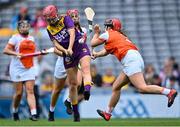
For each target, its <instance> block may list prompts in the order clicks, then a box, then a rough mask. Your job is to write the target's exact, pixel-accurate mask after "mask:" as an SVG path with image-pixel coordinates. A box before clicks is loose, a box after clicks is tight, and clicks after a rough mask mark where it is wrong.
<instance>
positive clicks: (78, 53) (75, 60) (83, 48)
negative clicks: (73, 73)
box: [63, 43, 91, 69]
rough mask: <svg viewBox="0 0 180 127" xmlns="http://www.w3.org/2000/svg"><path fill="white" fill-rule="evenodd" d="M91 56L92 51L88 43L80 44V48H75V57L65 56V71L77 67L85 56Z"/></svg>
mask: <svg viewBox="0 0 180 127" xmlns="http://www.w3.org/2000/svg"><path fill="white" fill-rule="evenodd" d="M87 55H88V56H90V55H91V54H90V50H89V48H88V46H87V44H86V43H83V44H79V45H78V47H75V48H74V50H73V55H72V56H71V57H70V56H64V57H63V58H64V67H65V69H68V68H71V67H76V66H78V64H79V60H80V59H81V58H82V57H84V56H87Z"/></svg>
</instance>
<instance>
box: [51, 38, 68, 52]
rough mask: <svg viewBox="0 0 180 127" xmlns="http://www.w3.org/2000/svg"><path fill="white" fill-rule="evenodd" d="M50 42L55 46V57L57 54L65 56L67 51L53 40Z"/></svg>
mask: <svg viewBox="0 0 180 127" xmlns="http://www.w3.org/2000/svg"><path fill="white" fill-rule="evenodd" d="M52 42H53V44H54V46H55V50H54V52H55V53H56V54H57V55H58V54H61V53H64V54H66V55H67V50H66V49H65V48H64V47H63V46H61V45H60V44H59V43H58V42H57V41H56V40H53V41H52ZM60 52H61V53H60Z"/></svg>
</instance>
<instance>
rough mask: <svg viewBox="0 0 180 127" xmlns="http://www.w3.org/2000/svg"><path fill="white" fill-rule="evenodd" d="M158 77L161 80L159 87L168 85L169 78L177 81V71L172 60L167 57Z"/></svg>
mask: <svg viewBox="0 0 180 127" xmlns="http://www.w3.org/2000/svg"><path fill="white" fill-rule="evenodd" d="M159 76H160V78H161V80H162V83H161V85H162V86H164V87H166V85H167V84H168V82H169V80H170V77H172V76H174V77H175V78H176V79H179V70H178V66H177V64H176V62H175V60H174V58H172V57H169V58H167V59H166V60H165V62H164V67H163V70H162V71H161V72H160V75H159Z"/></svg>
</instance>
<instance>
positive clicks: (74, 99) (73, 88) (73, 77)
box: [66, 67, 80, 121]
mask: <svg viewBox="0 0 180 127" xmlns="http://www.w3.org/2000/svg"><path fill="white" fill-rule="evenodd" d="M66 71H67V76H68V79H69V97H70V99H71V103H72V107H73V113H74V121H80V115H79V111H78V93H77V86H78V84H77V68H76V67H71V68H68V69H67V70H66Z"/></svg>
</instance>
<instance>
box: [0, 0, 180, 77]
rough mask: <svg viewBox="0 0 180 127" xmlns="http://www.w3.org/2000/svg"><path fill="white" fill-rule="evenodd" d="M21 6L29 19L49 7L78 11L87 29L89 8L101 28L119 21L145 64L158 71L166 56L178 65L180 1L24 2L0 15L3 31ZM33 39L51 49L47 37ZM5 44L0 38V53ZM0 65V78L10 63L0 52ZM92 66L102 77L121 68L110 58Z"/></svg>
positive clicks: (4, 40) (90, 0)
mask: <svg viewBox="0 0 180 127" xmlns="http://www.w3.org/2000/svg"><path fill="white" fill-rule="evenodd" d="M22 4H23V5H24V4H25V5H28V7H29V13H30V14H31V15H32V17H33V16H34V14H35V11H36V9H37V8H39V7H44V6H46V5H48V4H55V5H57V7H59V8H60V9H59V10H60V13H64V12H65V11H66V9H69V8H78V9H79V11H80V14H81V21H82V23H81V24H83V25H84V26H86V27H87V20H86V18H85V15H84V10H83V9H84V8H85V7H87V6H91V7H93V8H94V10H95V12H96V15H95V20H94V22H95V23H99V24H100V25H101V26H103V20H104V19H105V18H107V17H118V18H120V19H121V21H122V23H123V29H124V30H125V31H126V33H127V35H128V36H129V37H130V39H131V40H132V41H133V42H134V43H136V44H137V46H138V47H139V49H140V52H141V53H142V56H143V58H144V61H145V63H146V64H148V63H152V64H153V65H154V66H155V68H156V69H157V70H160V69H161V67H162V63H163V61H164V59H165V58H167V57H169V56H174V57H175V58H176V60H177V61H178V62H180V43H179V42H180V41H179V40H180V23H179V22H180V21H179V17H180V8H179V7H180V1H178V0H103V1H101V0H99V1H97V0H88V1H87V0H66V1H64V0H26V1H24V2H22V3H14V4H13V5H10V6H9V7H7V8H6V9H2V10H1V11H0V15H1V17H0V18H1V19H0V21H1V26H2V27H9V24H10V20H11V18H12V16H13V15H14V14H16V13H17V12H18V9H19V7H20V6H21V5H22ZM14 10H15V11H14ZM36 39H37V42H38V43H39V46H40V48H46V47H48V46H50V42H49V39H48V37H45V36H43V35H42V36H40V37H36ZM7 40H8V37H6V38H0V50H1V51H2V49H3V48H4V45H5V44H6V43H7ZM88 43H89V42H88ZM47 57H48V58H49V57H53V56H47ZM55 58H56V57H53V59H55ZM107 58H108V59H107ZM0 61H1V67H0V74H3V73H4V71H5V67H6V66H7V64H8V63H9V57H6V56H4V55H2V52H1V54H0ZM48 62H49V61H48ZM93 63H95V64H98V65H100V66H98V68H99V70H100V71H101V73H104V68H106V67H107V66H111V67H113V71H114V73H115V74H116V75H117V74H118V73H119V70H120V68H121V67H120V64H119V63H118V61H117V60H115V57H113V56H108V57H105V58H100V59H97V60H96V61H93ZM51 64H54V63H53V62H52V63H51Z"/></svg>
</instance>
